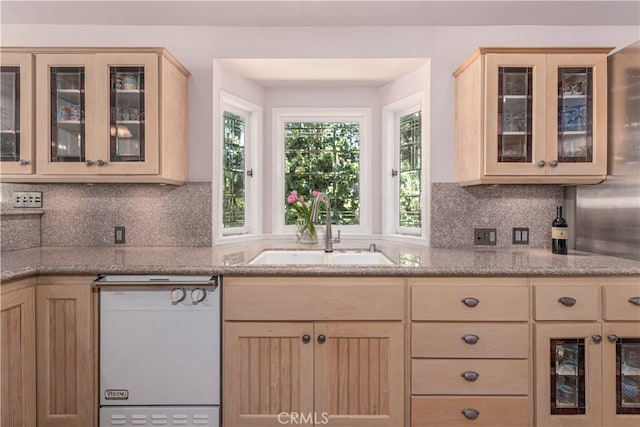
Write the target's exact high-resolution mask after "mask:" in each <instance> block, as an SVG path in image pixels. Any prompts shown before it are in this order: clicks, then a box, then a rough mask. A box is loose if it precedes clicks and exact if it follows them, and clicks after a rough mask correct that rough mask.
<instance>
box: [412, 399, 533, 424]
mask: <svg viewBox="0 0 640 427" xmlns="http://www.w3.org/2000/svg"><path fill="white" fill-rule="evenodd" d="M465 409H466V410H468V409H471V410H475V411H477V413H478V416H477V418H476V419H468V418H466V417H465V415H464V413H463V410H465ZM527 425H529V399H528V398H526V397H516V396H503V397H502V396H501V397H468V396H463V397H456V396H448V397H412V398H411V427H443V426H470V427H496V426H501V427H523V426H527Z"/></svg>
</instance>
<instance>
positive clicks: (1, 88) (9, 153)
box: [0, 66, 20, 162]
mask: <svg viewBox="0 0 640 427" xmlns="http://www.w3.org/2000/svg"><path fill="white" fill-rule="evenodd" d="M0 102H1V104H0V115H1V116H0V161H3V162H5V161H18V160H20V67H6V66H5V67H0Z"/></svg>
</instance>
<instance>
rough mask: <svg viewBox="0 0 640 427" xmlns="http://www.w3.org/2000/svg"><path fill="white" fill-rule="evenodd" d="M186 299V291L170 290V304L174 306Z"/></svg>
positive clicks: (181, 289)
mask: <svg viewBox="0 0 640 427" xmlns="http://www.w3.org/2000/svg"><path fill="white" fill-rule="evenodd" d="M186 297H187V291H185V290H184V288H173V289H171V304H173V305H176V304H178V303H181V302H182V301H184V299H185V298H186Z"/></svg>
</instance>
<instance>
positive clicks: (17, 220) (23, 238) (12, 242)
mask: <svg viewBox="0 0 640 427" xmlns="http://www.w3.org/2000/svg"><path fill="white" fill-rule="evenodd" d="M25 212H27V211H25ZM41 214H42V212H41V211H39V212H37V213H34V212H33V211H32V210H31V209H29V210H28V213H22V212H20V211H17V209H12V212H4V211H3V212H2V214H1V216H0V237H1V238H0V250H3V251H13V250H16V249H28V248H37V247H39V246H40V216H41Z"/></svg>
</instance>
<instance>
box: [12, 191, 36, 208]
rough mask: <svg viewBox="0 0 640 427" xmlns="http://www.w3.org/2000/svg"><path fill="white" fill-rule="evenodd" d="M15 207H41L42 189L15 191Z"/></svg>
mask: <svg viewBox="0 0 640 427" xmlns="http://www.w3.org/2000/svg"><path fill="white" fill-rule="evenodd" d="M13 207H14V208H41V207H42V191H14V192H13Z"/></svg>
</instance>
